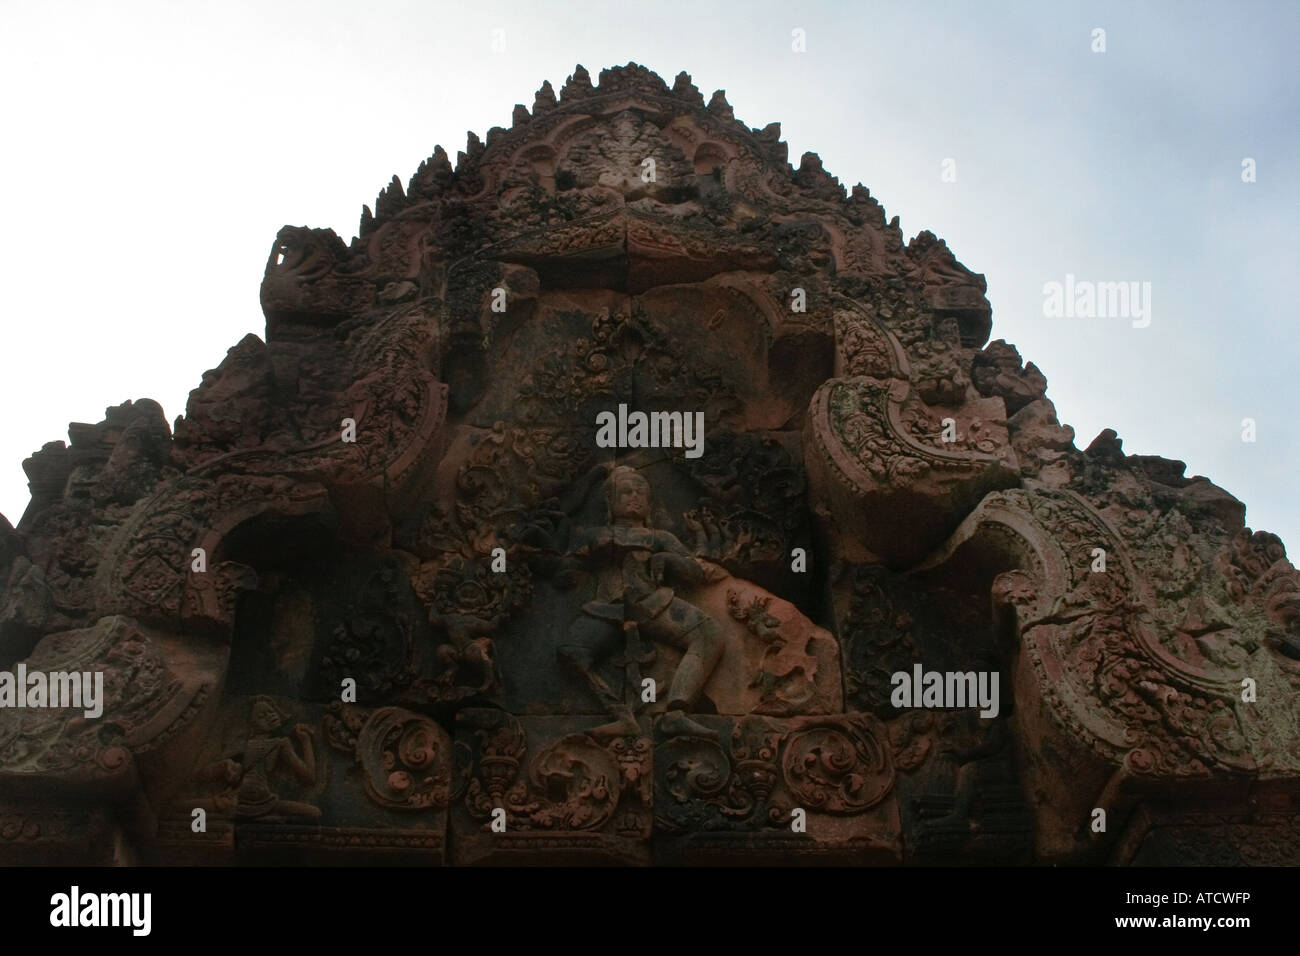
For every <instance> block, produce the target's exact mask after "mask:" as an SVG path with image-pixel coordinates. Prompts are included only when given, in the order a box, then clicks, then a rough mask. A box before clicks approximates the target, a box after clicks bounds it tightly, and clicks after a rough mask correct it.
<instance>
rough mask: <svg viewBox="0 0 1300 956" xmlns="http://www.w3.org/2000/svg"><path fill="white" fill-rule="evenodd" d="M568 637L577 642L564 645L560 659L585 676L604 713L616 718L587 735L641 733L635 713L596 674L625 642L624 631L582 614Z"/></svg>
mask: <svg viewBox="0 0 1300 956" xmlns="http://www.w3.org/2000/svg"><path fill="white" fill-rule="evenodd" d="M569 638H570V639H571V640H572V641H573V642H574V643H572V644H563V645H561V646H560V647H559V648H558V650H557V654H558V656H559V658H560V659H561V660H562V661H565V662H566V663H568V664H569V665H570V666H571V667H573V668H574V669H575V670H577V672H578V673H579V674H581V675H582V676H583V678H584V679H585V680H586V681H587V684H588V685H589V686H590V687H591V689H592V691H594V692H595V694H596V697H597V698H599V699H600V702H601V703H602V704H603V705H604V706H605V710H606V711H607V712H608V713H609V714H610V716H612V717H613V718H614V720H613V722H612V723H609V724H604V725H602V726H600V727H597V728H595V729H594V730H590V731H588V733H589V734H594V735H595V736H598V737H601V736H605V737H610V736H622V735H624V734H635V733H639V732H640V728H639V727H638V726H637V723H636V718H635V717H634V716H633V714H632V712H631V711H630V710H629V709H628V707H627V705H626V704H625V703H623V700H622V698H621V697H620V696H619V695H618V693H617V692H615V690H614V688H613V687H611V686H610V685H609V683H608V681H606V680H605V678H603V677H601V676H600V674H598V673H597V672H596V668H597V666H598V665H599V664H600V663H601V662H602V661H604V660H605V659H606V658H608V657H609V656H610V655H611V654H613V653H614V652H615V651H617V650H618V649H619V645H620V643H621V641H622V640H623V631H622V628H620V627H619V626H618V625H616V624H614V623H613V622H612V621H606V620H603V619H601V618H597V617H592V616H590V615H587V614H583V615H582V616H581V617H579V618H578V619H577V620H576V621H574V622H573V624H572V626H571V627H570V628H569Z"/></svg>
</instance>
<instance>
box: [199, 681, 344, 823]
mask: <svg viewBox="0 0 1300 956" xmlns="http://www.w3.org/2000/svg"><path fill="white" fill-rule="evenodd" d="M288 718H289V715H288V714H286V713H284V712H283V711H282V710H281V709H280V708H279V706H278V705H277V704H276V702H275V701H274V700H272V699H271V698H270V697H265V696H260V695H259V696H257V697H254V698H253V703H252V706H251V708H250V710H249V716H248V722H249V731H250V733H249V737H248V741H247V743H246V744H245V745H244V750H243V753H242V754H236V755H235V756H237V757H238V758H239V759H238V760H235V759H227V760H221V761H218V762H216V763H215V764H212V765H211V766H209V767H208V768H207V769H206V770H205V771H204V772H203V773H202V774H200V778H201V779H220V780H222V781H223V782H224V783H225V784H226V786H227V789H226V791H225V792H224V793H222V794H220V795H218V796H217V797H216V798H215V799H214V800H212V801H211V802H212V804H213V805H214V806H215V807H216V808H217V809H220V810H224V811H230V810H233V811H234V815H235V817H236V819H240V820H271V819H276V818H281V817H311V818H313V819H315V818H317V817H319V816H320V815H321V811H320V808H319V807H316V806H313V805H312V804H310V803H304V802H302V801H298V800H284V799H282V798H281V797H280V795H279V794H277V793H276V792H275V791H274V790H272V789H271V784H272V781H273V780H274V778H275V777H276V776H278V775H280V774H282V773H283V772H284V771H288V772H289V773H290V774H292V775H293V776H294V777H296V778H297V779H298V780H299V781H301V782H302V783H304V784H312V783H315V781H316V753H315V749H314V746H313V743H312V741H313V734H312V729H311V728H310V727H308V726H307V725H306V724H296V725H295V726H294V728H293V734H294V736H295V737H297V738H298V742H299V743H300V744H301V745H302V756H301V757H299V756H298V753H297V750H296V749H295V748H294V746H293V744H292V743H291V742H290V740H289V738H288V737H283V736H279V735H277V734H276V731H277V730H279V728H280V727H281V725H282V724H284V722H285V721H286V720H288Z"/></svg>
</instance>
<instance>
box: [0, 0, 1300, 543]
mask: <svg viewBox="0 0 1300 956" xmlns="http://www.w3.org/2000/svg"><path fill="white" fill-rule="evenodd" d="M1098 27H1100V28H1103V29H1104V30H1105V31H1106V51H1105V52H1104V53H1094V52H1093V51H1092V45H1093V40H1092V31H1093V30H1094V29H1095V28H1098ZM795 28H802V29H803V30H805V31H806V37H807V51H806V52H804V53H796V52H794V51H793V50H792V49H791V31H792V30H794V29H795ZM493 30H504V31H505V50H504V52H493V49H492V38H493V33H492V31H493ZM1297 35H1300V4H1296V3H1291V2H1258V0H1256V2H1251V0H1245V2H1242V0H1235V2H1231V0H1230V2H1222V3H1197V2H1188V0H1171V2H1162V3H1156V2H1153V3H1145V4H1141V5H1137V4H1130V3H1114V4H1109V3H1073V4H1071V3H1047V4H1041V3H1028V2H1025V3H978V4H976V3H937V2H898V3H845V4H842V5H840V4H833V3H816V2H805V3H764V2H757V3H754V2H734V3H725V4H719V3H713V4H710V3H700V2H691V0H688V2H666V0H654V2H648V0H643V2H637V3H617V2H609V0H602V2H599V3H563V4H553V5H550V6H549V7H547V8H543V7H542V6H541V5H540V4H537V3H535V2H518V3H514V2H510V3H506V2H478V3H473V4H464V3H459V2H457V3H446V4H443V3H429V2H397V0H369V2H367V3H365V4H358V3H350V2H327V0H313V2H310V3H307V2H299V0H291V2H276V3H266V2H260V0H259V2H242V0H220V2H194V0H172V2H150V0H137V2H130V3H114V4H103V3H93V2H84V3H74V2H58V0H41V2H27V0H0V130H2V131H3V142H4V145H3V149H0V190H3V208H4V209H5V210H6V212H7V214H8V225H7V228H6V229H4V231H3V235H2V236H0V263H2V264H3V265H2V266H0V268H2V269H3V289H4V296H3V300H2V301H0V355H3V356H4V358H5V362H4V365H3V374H2V375H0V407H3V408H4V409H5V410H6V414H5V424H4V427H3V429H0V512H3V513H4V514H5V515H6V516H7V517H8V518H9V520H10V521H11V522H15V523H16V522H17V521H18V519H19V517H20V516H21V514H22V511H23V509H24V508H25V507H26V504H27V500H28V495H27V488H26V479H25V476H24V475H23V473H22V469H21V461H22V459H23V458H25V457H27V456H28V455H30V454H31V453H32V452H33V451H35V450H36V449H37V448H39V447H40V446H41V445H42V444H43V443H44V442H47V441H51V440H55V439H63V440H66V439H67V425H68V423H69V422H70V421H87V422H96V421H99V420H100V419H101V418H102V417H103V411H104V408H105V407H106V406H108V405H112V404H117V403H120V402H122V401H125V400H126V399H128V398H132V399H134V398H142V397H150V398H154V399H156V400H158V401H159V402H161V403H162V405H163V407H164V409H165V411H166V413H167V416H168V419H169V420H174V418H175V417H176V416H177V415H179V414H181V413H183V412H184V406H185V400H186V396H187V394H188V392H189V390H190V389H192V388H194V387H195V386H196V385H198V383H199V379H200V375H201V373H202V372H203V370H204V369H207V368H212V367H214V366H216V365H217V364H218V363H219V362H220V361H221V359H222V357H223V356H224V355H225V352H226V349H227V348H229V347H230V346H232V345H234V344H235V343H236V342H237V341H238V340H239V339H240V338H241V337H242V336H243V335H244V334H245V333H247V332H250V331H251V332H255V333H257V334H259V335H260V334H261V333H262V331H263V319H262V315H261V311H260V309H259V307H258V300H257V293H258V284H259V282H260V280H261V274H262V269H263V267H264V265H265V262H266V259H267V255H268V253H269V251H270V248H271V244H272V241H273V239H274V237H275V233H276V231H277V230H278V229H279V227H280V226H281V225H284V224H286V223H289V224H293V225H310V226H330V227H333V228H334V229H335V230H336V231H337V232H338V233H339V235H340V236H341V237H342V238H343V239H344V241H345V242H346V241H348V240H349V239H350V238H351V237H352V235H353V234H354V233H355V231H356V227H357V220H358V216H359V214H360V210H361V206H362V204H363V203H373V201H374V197H375V194H376V193H377V192H378V191H379V189H380V188H381V187H383V186H384V185H385V184H386V183H387V182H388V180H389V179H390V178H391V176H392V175H393V174H394V173H396V174H397V175H398V176H399V177H400V178H401V179H402V181H403V182H406V180H407V179H408V178H409V177H410V175H411V174H412V173H413V172H414V171H415V168H416V166H417V165H418V164H419V162H420V160H422V159H423V158H425V157H426V156H428V155H429V154H430V153H431V152H432V151H433V147H434V145H435V144H438V143H441V144H442V145H443V146H444V147H445V148H446V149H447V150H448V152H449V153H451V154H452V155H453V156H454V155H455V153H456V151H457V150H458V149H462V148H463V147H464V142H465V132H466V130H469V129H472V130H474V131H475V132H477V133H478V134H479V135H480V137H482V136H485V134H486V132H487V129H488V128H489V127H491V126H509V125H510V113H511V109H512V107H513V106H514V104H515V103H524V104H525V105H529V106H531V104H532V100H533V94H534V92H535V91H536V89H537V87H538V86H540V85H541V82H542V80H544V79H549V80H550V81H551V82H552V84H554V85H555V86H556V88H557V89H558V88H559V86H560V85H561V84H562V83H563V81H564V79H565V77H566V76H567V75H568V74H569V73H570V72H572V70H573V67H574V64H576V63H582V64H583V65H584V66H586V67H587V68H588V69H589V70H590V71H591V73H592V75H593V77H596V76H597V75H598V74H599V71H600V69H601V68H602V67H606V66H611V65H616V64H623V63H626V62H628V61H636V62H639V63H642V64H644V65H646V66H649V67H650V68H652V69H654V70H656V71H658V72H659V73H660V75H662V76H664V77H665V78H666V79H668V80H669V82H671V79H672V77H673V76H674V75H675V74H676V73H677V72H678V71H679V70H683V69H684V70H686V71H687V72H689V73H691V74H692V76H693V77H694V80H695V83H696V85H697V86H698V87H699V88H700V89H701V90H702V91H703V92H704V93H705V96H706V98H707V96H708V95H709V94H710V93H712V91H713V90H715V89H718V88H725V89H726V91H727V97H728V99H729V100H730V102H731V104H732V105H733V107H734V108H735V112H736V116H737V117H738V118H739V119H741V120H743V121H744V122H746V123H747V124H748V125H750V126H758V127H761V126H764V125H766V124H767V123H769V122H772V121H774V120H775V121H779V122H780V123H781V124H782V129H783V136H784V138H785V139H786V140H787V141H788V142H789V145H790V155H791V157H792V158H794V159H795V161H796V163H797V161H798V157H799V155H800V154H801V153H802V152H803V151H805V150H814V151H816V152H818V153H819V154H820V155H821V157H822V160H823V162H824V163H825V166H826V168H827V169H828V170H829V171H830V172H831V173H833V174H834V175H836V176H838V177H839V178H840V180H841V181H842V182H844V183H845V184H846V185H848V186H852V185H853V184H854V183H856V182H862V183H864V184H865V185H867V186H868V187H869V188H870V189H871V191H872V194H873V195H874V196H876V197H877V198H879V199H880V200H881V202H882V203H883V204H884V206H885V209H886V211H887V214H888V215H889V216H894V215H898V216H899V217H900V218H901V222H902V226H903V230H904V233H905V234H906V235H907V236H908V237H909V238H910V237H911V236H912V235H915V234H916V233H917V232H918V231H920V230H921V229H930V230H932V231H934V232H935V233H937V234H938V235H940V236H942V237H943V238H945V239H946V240H947V241H948V244H949V245H950V246H951V247H952V249H953V251H954V252H955V253H956V255H957V257H958V258H959V259H960V260H961V261H962V262H964V263H965V264H966V265H967V266H968V267H970V268H971V269H974V270H975V271H977V272H983V273H985V274H986V275H987V277H988V281H989V298H990V300H991V301H992V303H993V322H994V325H993V337H994V338H1005V339H1007V340H1008V341H1010V342H1012V343H1013V344H1015V345H1017V346H1018V347H1019V349H1020V351H1021V354H1022V355H1024V356H1025V357H1026V359H1028V360H1032V361H1033V362H1035V363H1036V364H1037V365H1038V366H1039V368H1041V369H1042V370H1043V372H1044V374H1045V375H1046V376H1047V379H1048V386H1049V387H1048V396H1049V397H1050V398H1051V399H1052V400H1053V401H1054V402H1055V403H1056V406H1057V410H1058V413H1059V414H1060V417H1061V420H1062V421H1063V422H1066V423H1069V424H1071V425H1073V426H1074V427H1075V429H1076V431H1077V432H1078V443H1079V444H1080V446H1086V445H1087V444H1088V442H1089V441H1091V439H1092V438H1093V437H1094V436H1095V435H1096V434H1097V432H1098V431H1100V430H1101V429H1102V428H1105V427H1113V428H1115V429H1116V430H1117V431H1118V432H1119V435H1120V437H1121V438H1123V439H1124V448H1125V450H1126V451H1127V452H1129V453H1143V454H1160V455H1164V456H1166V457H1170V458H1180V459H1182V460H1184V461H1186V462H1187V463H1188V473H1189V474H1203V475H1206V476H1208V477H1210V478H1211V479H1213V480H1214V481H1215V482H1216V483H1217V484H1219V485H1221V486H1222V487H1224V488H1226V489H1227V490H1228V491H1230V492H1232V493H1233V494H1235V495H1236V496H1237V497H1239V498H1241V499H1242V500H1243V501H1245V502H1246V504H1247V506H1248V510H1247V523H1248V524H1250V525H1251V526H1252V527H1254V528H1256V529H1259V528H1264V529H1267V530H1271V531H1274V532H1276V533H1278V534H1280V535H1281V536H1282V538H1283V540H1284V541H1286V542H1287V543H1289V544H1292V545H1293V546H1296V545H1297V542H1300V507H1298V506H1297V505H1296V502H1295V495H1294V493H1293V490H1292V485H1293V483H1294V481H1295V475H1296V474H1297V471H1298V470H1300V469H1298V467H1297V466H1300V450H1298V449H1300V441H1298V440H1297V436H1296V432H1295V431H1294V430H1293V429H1294V426H1293V424H1292V422H1291V416H1292V414H1293V410H1294V409H1295V408H1296V407H1297V401H1296V399H1297V371H1296V368H1295V365H1296V358H1297V355H1298V353H1300V347H1298V346H1297V340H1298V337H1297V335H1296V332H1295V330H1294V328H1293V326H1294V324H1295V323H1294V320H1293V317H1292V313H1293V310H1294V305H1293V303H1292V302H1291V294H1292V292H1293V289H1292V287H1293V285H1294V282H1295V277H1296V268H1295V264H1296V263H1297V261H1300V239H1298V238H1297V211H1298V210H1297V205H1298V200H1300V190H1298V189H1297V183H1298V182H1300V149H1298V148H1297V147H1298V145H1300V133H1298V131H1297V128H1298V124H1297V117H1298V116H1300V109H1297V107H1298V106H1300V89H1298V87H1300V80H1298V77H1297V70H1296V67H1295V54H1294V47H1295V42H1296V39H1295V38H1296V36H1297ZM1246 157H1250V158H1253V159H1254V160H1255V162H1256V168H1257V181H1256V182H1254V183H1243V182H1242V179H1241V163H1242V160H1243V159H1244V158H1246ZM947 158H951V159H953V160H955V168H956V171H957V179H956V182H943V181H942V180H941V175H940V174H941V164H942V162H943V160H944V159H947ZM1067 274H1073V275H1074V276H1075V277H1076V278H1077V279H1080V280H1093V281H1121V280H1134V281H1140V282H1150V283H1151V287H1152V295H1151V324H1150V326H1149V327H1148V328H1145V329H1138V328H1133V327H1132V323H1131V322H1130V321H1128V320H1126V319H1102V318H1094V319H1049V318H1046V317H1045V316H1044V314H1043V285H1044V283H1046V282H1051V281H1064V279H1065V276H1066V275H1067ZM1243 418H1254V419H1255V420H1256V422H1257V429H1258V439H1257V441H1256V442H1255V443H1254V444H1249V443H1244V442H1242V440H1241V420H1242V419H1243Z"/></svg>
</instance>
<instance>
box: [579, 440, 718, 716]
mask: <svg viewBox="0 0 1300 956" xmlns="http://www.w3.org/2000/svg"><path fill="white" fill-rule="evenodd" d="M604 494H605V504H606V506H607V509H608V524H606V525H604V526H601V527H594V528H577V529H575V530H574V533H573V537H572V539H571V541H570V550H569V559H570V561H571V562H573V563H575V564H578V565H580V566H583V567H586V568H588V569H590V570H593V571H594V572H595V573H596V581H597V583H596V597H595V600H593V601H588V602H587V603H586V604H584V605H583V608H582V615H581V616H580V617H579V618H578V619H577V620H576V621H574V623H573V625H572V626H571V628H570V638H571V641H572V643H570V644H567V645H565V646H562V647H561V648H560V649H559V653H560V657H561V658H562V659H563V660H565V661H567V662H568V663H569V664H571V665H572V666H573V667H575V668H576V669H577V670H578V672H579V673H580V674H581V675H582V676H583V677H584V678H585V679H586V680H587V682H588V683H589V684H590V685H591V688H592V690H594V691H595V692H596V694H597V696H598V697H600V699H601V700H602V702H603V703H604V704H605V705H606V707H607V709H608V710H609V712H610V714H611V716H613V717H614V720H613V721H612V722H611V723H608V724H605V725H603V726H601V727H598V728H596V729H595V730H592V731H588V733H591V734H594V735H596V736H619V735H630V734H637V733H639V732H640V731H639V729H638V727H637V723H636V719H635V717H634V715H633V713H632V709H631V707H630V706H629V705H628V704H627V703H626V702H625V701H624V700H623V699H622V698H621V697H620V696H619V695H618V694H616V693H615V692H614V690H613V688H612V687H610V685H609V684H608V683H607V682H606V681H605V680H604V678H603V677H601V675H600V674H599V673H598V672H597V668H598V667H599V666H600V664H601V663H602V662H604V661H605V660H607V659H609V657H610V656H611V655H612V654H614V653H615V652H616V651H618V650H619V649H620V648H622V647H624V642H625V640H626V639H627V637H628V636H629V632H630V631H631V629H632V628H636V629H637V631H638V634H639V636H642V637H645V638H649V639H651V640H654V641H659V642H661V643H664V644H668V645H671V646H672V647H675V648H677V649H679V650H681V651H682V659H681V661H680V663H678V665H677V670H676V672H675V673H674V674H673V678H672V681H671V683H670V684H669V687H668V697H667V712H666V713H665V715H664V717H663V718H662V719H661V721H660V722H659V729H660V730H661V731H662V732H663V733H665V734H668V735H671V736H675V735H686V734H689V735H695V736H702V737H716V736H717V735H716V734H715V733H714V732H713V731H711V730H709V729H708V728H706V727H704V726H702V725H700V724H699V723H697V722H696V721H694V720H691V719H690V718H689V717H687V716H686V712H687V711H689V710H691V709H692V708H693V707H694V705H695V702H696V700H697V699H698V698H699V695H700V692H701V691H702V690H703V688H704V684H705V682H707V681H708V679H709V676H710V675H711V674H712V673H713V669H714V667H716V666H717V663H718V659H719V658H720V657H721V656H722V651H723V637H722V630H721V628H720V627H719V625H718V624H717V622H716V621H714V620H713V619H712V618H711V617H710V616H709V615H708V614H706V613H704V612H703V611H701V610H700V609H699V608H697V607H695V606H694V605H693V604H690V603H688V602H687V601H684V600H683V599H682V598H680V597H678V596H677V595H676V594H675V593H674V591H673V588H672V586H671V585H672V584H673V583H676V584H678V585H679V586H681V585H685V586H691V585H694V584H699V583H700V582H701V581H702V580H703V579H704V570H703V569H702V568H701V566H700V564H699V562H698V561H696V559H695V557H694V556H693V555H692V554H691V552H690V551H688V550H687V549H686V547H685V546H684V545H683V544H682V543H681V542H680V541H679V540H677V538H676V537H675V536H674V535H672V534H671V533H669V532H667V531H661V530H658V529H655V528H651V527H650V524H649V521H650V486H649V484H648V483H647V482H646V480H645V478H643V477H642V476H641V474H640V473H639V472H637V470H636V469H634V468H630V467H627V466H619V467H616V468H614V469H613V470H612V471H611V472H610V474H609V477H608V478H607V479H606V480H605V485H604ZM629 653H630V652H629Z"/></svg>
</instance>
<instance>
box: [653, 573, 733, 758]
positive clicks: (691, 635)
mask: <svg viewBox="0 0 1300 956" xmlns="http://www.w3.org/2000/svg"><path fill="white" fill-rule="evenodd" d="M645 631H646V633H647V635H649V636H650V637H652V638H654V639H655V640H660V641H663V642H664V643H666V644H671V645H673V646H674V647H678V648H681V649H682V650H683V651H684V652H685V653H684V654H683V655H682V659H681V662H680V663H679V664H678V665H677V671H676V673H674V674H673V679H672V683H671V684H669V686H668V700H667V706H668V713H667V714H666V715H665V716H664V719H663V721H661V723H660V728H661V729H662V730H663V731H664V732H665V733H667V734H670V735H675V734H693V735H695V736H702V737H716V736H717V734H716V733H714V732H713V731H711V730H709V729H708V728H706V727H704V726H703V725H702V724H699V723H696V722H695V721H693V720H691V719H689V718H688V717H686V715H685V712H686V711H688V710H691V709H692V708H693V707H694V706H695V702H696V701H697V700H698V699H699V696H700V693H701V692H702V691H703V690H704V685H705V684H706V683H707V682H708V680H709V677H710V675H712V673H713V669H714V668H715V667H717V665H718V661H719V660H720V659H721V657H722V652H723V650H724V648H725V643H724V640H723V636H722V629H721V628H720V627H719V626H718V623H717V622H716V621H715V620H713V618H711V617H709V616H708V615H707V614H705V613H704V612H703V611H701V610H700V609H699V608H697V607H695V606H694V605H692V604H688V603H686V602H685V601H683V600H682V599H681V598H676V597H675V598H673V600H672V603H671V604H669V605H668V606H667V607H666V608H664V610H663V612H662V613H660V614H659V615H657V616H656V617H655V618H654V619H653V620H652V621H648V622H647V623H646V625H645Z"/></svg>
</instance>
